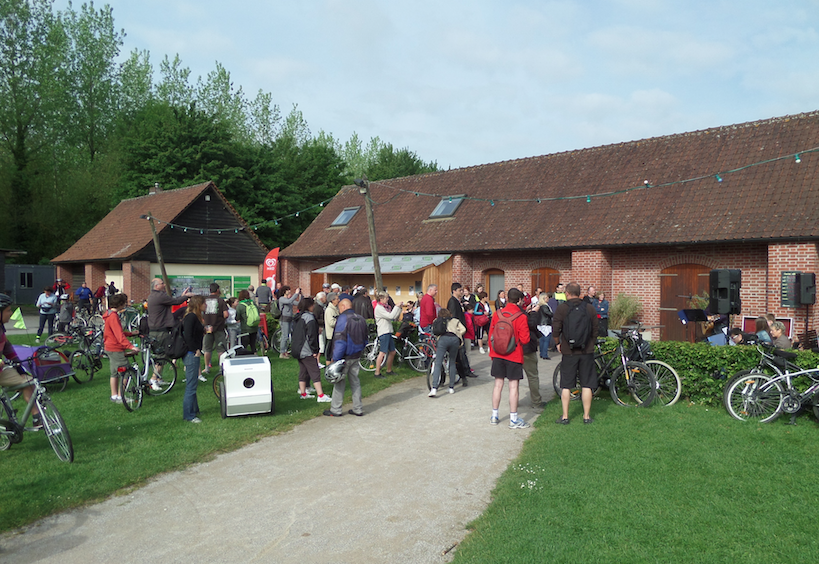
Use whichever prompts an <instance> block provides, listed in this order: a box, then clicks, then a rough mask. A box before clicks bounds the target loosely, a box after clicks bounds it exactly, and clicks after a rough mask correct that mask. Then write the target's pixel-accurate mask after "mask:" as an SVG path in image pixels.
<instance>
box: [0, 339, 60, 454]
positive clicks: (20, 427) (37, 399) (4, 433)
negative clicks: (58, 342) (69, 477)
mask: <svg viewBox="0 0 819 564" xmlns="http://www.w3.org/2000/svg"><path fill="white" fill-rule="evenodd" d="M53 350H54V349H52V348H50V347H40V348H39V349H37V351H36V352H35V353H34V356H32V357H31V358H28V359H26V360H23V361H17V362H9V363H8V364H9V365H10V366H22V367H23V368H24V369H26V366H25V365H26V364H27V363H28V364H30V365H31V366H33V365H34V364H35V361H36V360H37V359H39V358H40V357H42V356H43V355H44V354H46V353H48V352H51V351H53ZM29 375H30V376H33V374H31V373H29ZM28 386H34V392H33V393H32V394H31V399H29V401H28V402H27V403H26V408H25V409H24V410H23V414H22V415H21V416H20V417H19V418H18V417H17V410H16V409H15V408H14V407H13V406H12V403H11V402H12V401H13V399H12V398H10V397H9V395H8V394H7V393H6V388H3V387H0V405H2V406H3V411H4V412H5V416H6V419H0V450H8V449H9V448H11V445H14V444H18V443H20V442H21V441H22V440H23V433H24V432H36V431H38V430H39V429H38V428H36V427H26V423H27V422H28V418H29V417H30V416H32V414H33V413H34V407H35V406H36V407H37V410H38V411H39V412H40V420H41V421H42V425H43V427H42V428H43V429H44V430H45V434H46V437H47V438H48V442H49V444H50V445H51V448H52V449H53V450H54V453H55V454H56V455H57V458H59V459H60V460H62V461H63V462H72V461H73V460H74V446H73V444H72V443H71V436H70V435H69V434H68V427H66V425H65V421H63V418H62V416H61V415H60V412H59V411H58V410H57V408H56V407H55V406H54V404H53V403H52V402H51V398H50V397H49V395H48V392H47V391H46V389H45V387H44V386H43V385H42V384H41V383H40V381H39V379H38V378H37V377H33V378H32V379H31V380H30V381H28V382H26V383H24V384H20V385H18V386H10V387H9V388H8V389H9V390H11V391H14V390H22V389H23V388H26V387H28ZM17 395H18V394H15V397H16V396H17Z"/></svg>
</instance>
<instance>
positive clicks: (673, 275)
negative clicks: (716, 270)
mask: <svg viewBox="0 0 819 564" xmlns="http://www.w3.org/2000/svg"><path fill="white" fill-rule="evenodd" d="M710 272H711V269H710V268H708V267H707V266H702V265H701V264H679V265H677V266H672V267H669V268H666V269H665V270H663V271H662V272H661V273H660V325H662V326H663V327H662V328H661V329H660V335H661V339H662V340H663V341H688V342H691V343H693V342H694V341H695V340H696V339H697V337H698V334H699V327H698V325H697V324H695V323H689V324H688V325H683V324H682V322H680V317H679V315H678V312H679V311H680V310H682V309H689V307H690V306H689V302H690V301H691V296H693V295H696V294H702V292H706V293H707V292H708V275H709V273H710Z"/></svg>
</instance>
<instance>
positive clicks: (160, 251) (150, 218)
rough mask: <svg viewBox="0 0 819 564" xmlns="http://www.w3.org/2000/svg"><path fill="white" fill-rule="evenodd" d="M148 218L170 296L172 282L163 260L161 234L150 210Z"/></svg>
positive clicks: (163, 279) (166, 288)
mask: <svg viewBox="0 0 819 564" xmlns="http://www.w3.org/2000/svg"><path fill="white" fill-rule="evenodd" d="M143 217H145V216H143ZM146 219H147V220H148V222H149V223H150V224H151V233H152V234H153V236H154V249H156V260H157V262H159V269H160V270H161V271H162V281H163V282H164V283H165V293H166V294H168V295H169V296H170V295H171V284H170V282H169V281H168V273H167V272H165V261H164V260H162V249H161V248H160V246H159V235H157V234H156V225H154V216H153V214H152V213H151V212H148V215H147V217H146Z"/></svg>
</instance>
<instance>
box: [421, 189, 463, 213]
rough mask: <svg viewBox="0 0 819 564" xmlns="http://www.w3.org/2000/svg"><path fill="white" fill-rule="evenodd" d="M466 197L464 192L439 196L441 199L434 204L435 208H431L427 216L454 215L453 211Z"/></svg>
mask: <svg viewBox="0 0 819 564" xmlns="http://www.w3.org/2000/svg"><path fill="white" fill-rule="evenodd" d="M464 198H466V195H465V194H461V195H459V196H445V197H443V198H441V201H440V202H439V203H438V205H437V206H435V209H434V210H432V213H431V214H429V217H431V218H436V217H451V216H453V215H455V212H456V211H457V209H458V206H460V205H461V202H463V201H464Z"/></svg>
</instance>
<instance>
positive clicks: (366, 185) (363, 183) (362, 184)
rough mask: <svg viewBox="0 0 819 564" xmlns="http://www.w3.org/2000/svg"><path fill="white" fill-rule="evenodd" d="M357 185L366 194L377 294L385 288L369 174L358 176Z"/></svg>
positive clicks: (365, 200)
mask: <svg viewBox="0 0 819 564" xmlns="http://www.w3.org/2000/svg"><path fill="white" fill-rule="evenodd" d="M355 185H356V186H358V191H359V192H360V193H361V194H362V195H363V196H364V209H365V210H367V227H368V228H369V231H370V252H371V253H372V256H373V274H375V294H376V295H377V294H378V292H380V291H381V290H382V289H383V288H384V284H383V282H382V281H381V263H380V262H379V261H378V244H377V243H376V241H375V218H374V217H373V204H372V200H371V199H370V182H369V180H367V176H366V175H364V177H363V178H356V179H355Z"/></svg>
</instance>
